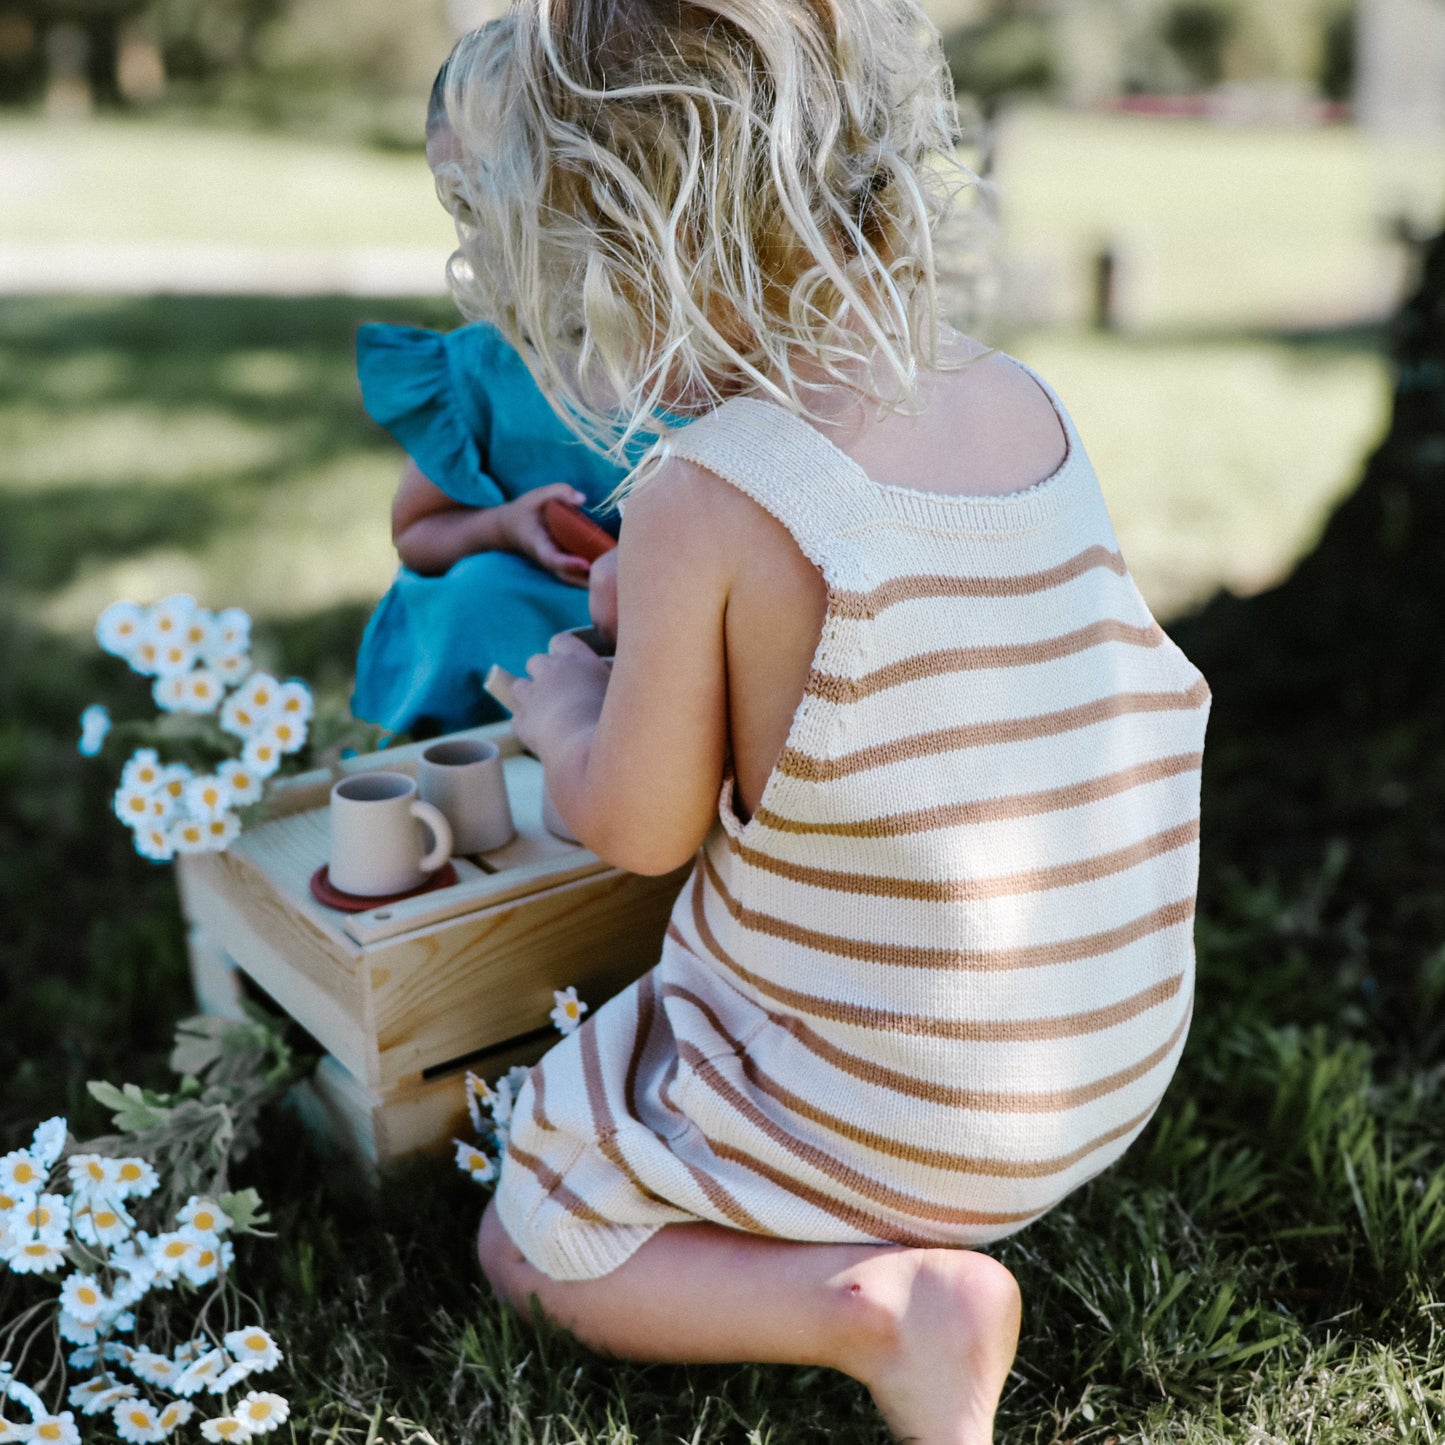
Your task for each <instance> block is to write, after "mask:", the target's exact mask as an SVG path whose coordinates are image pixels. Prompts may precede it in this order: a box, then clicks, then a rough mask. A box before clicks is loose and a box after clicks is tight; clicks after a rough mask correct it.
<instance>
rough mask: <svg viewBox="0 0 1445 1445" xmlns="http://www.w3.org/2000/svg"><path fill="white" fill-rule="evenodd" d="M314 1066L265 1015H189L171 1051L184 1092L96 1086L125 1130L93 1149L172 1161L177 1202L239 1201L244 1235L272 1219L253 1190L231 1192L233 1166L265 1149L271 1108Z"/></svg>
mask: <svg viewBox="0 0 1445 1445" xmlns="http://www.w3.org/2000/svg"><path fill="white" fill-rule="evenodd" d="M313 1063H314V1059H311V1058H305V1057H298V1056H297V1055H296V1053H295V1052H294V1051H293V1050H292V1048H291V1046H290V1045H289V1044H288V1043H287V1041H286V1038H285V1036H284V1034H283V1032H282V1030H281V1028H279V1027H278V1025H277V1022H276V1021H275V1020H271V1019H268V1018H267V1017H266V1016H265V1015H263V1014H262V1013H261V1012H260V1011H259V1010H253V1013H252V1017H251V1019H250V1020H249V1022H246V1023H239V1022H235V1021H232V1020H228V1019H221V1018H215V1017H212V1016H210V1015H207V1014H201V1015H198V1016H197V1017H195V1018H189V1019H183V1020H182V1021H181V1022H180V1023H179V1024H178V1025H177V1026H176V1043H175V1047H174V1049H173V1050H172V1052H171V1068H172V1069H173V1070H174V1071H175V1072H176V1073H178V1074H180V1076H181V1080H180V1084H179V1085H178V1086H177V1087H176V1088H174V1089H172V1090H168V1091H162V1090H157V1089H146V1088H142V1087H141V1086H139V1085H137V1084H122V1085H121V1086H120V1087H119V1088H117V1087H116V1086H115V1085H114V1084H108V1083H105V1082H104V1081H101V1080H96V1081H92V1082H91V1083H90V1084H89V1085H87V1088H88V1089H89V1091H90V1095H91V1097H92V1098H93V1099H95V1100H96V1102H97V1103H99V1104H100V1105H101V1106H102V1107H103V1108H105V1109H108V1110H109V1111H110V1112H111V1122H112V1123H113V1124H114V1125H115V1128H116V1130H117V1132H116V1133H115V1134H113V1135H110V1136H108V1137H105V1138H102V1139H96V1140H92V1141H90V1144H89V1145H88V1147H89V1148H90V1149H91V1150H92V1151H93V1152H97V1153H108V1154H123V1153H135V1154H140V1155H142V1156H144V1157H145V1158H147V1159H152V1160H164V1161H165V1166H166V1167H165V1170H164V1175H163V1186H164V1188H165V1189H167V1190H168V1191H169V1199H168V1202H169V1203H170V1204H171V1205H174V1204H175V1203H177V1202H181V1201H184V1200H185V1199H186V1198H188V1197H189V1196H190V1195H192V1194H206V1195H211V1196H213V1197H216V1198H218V1199H219V1198H222V1197H225V1198H231V1199H233V1200H235V1201H236V1203H237V1207H238V1209H240V1211H241V1214H242V1218H243V1219H244V1220H245V1221H246V1223H245V1225H244V1226H243V1225H242V1224H240V1223H238V1224H237V1225H236V1228H237V1231H238V1232H242V1233H245V1232H255V1230H254V1226H255V1225H257V1224H259V1223H261V1222H263V1220H264V1216H263V1215H262V1214H261V1213H260V1200H259V1198H258V1197H257V1196H256V1194H255V1191H254V1190H246V1191H243V1192H241V1193H239V1194H236V1193H232V1192H230V1191H229V1185H228V1180H229V1177H230V1170H231V1166H232V1165H233V1164H234V1163H237V1162H239V1161H240V1160H242V1159H244V1158H245V1157H246V1156H247V1155H248V1154H249V1153H250V1152H251V1151H252V1150H253V1149H254V1148H255V1147H256V1146H257V1144H259V1143H260V1138H261V1135H260V1121H261V1114H262V1111H263V1110H264V1109H266V1108H267V1107H268V1106H270V1105H272V1104H274V1103H276V1102H277V1100H279V1099H280V1098H281V1097H282V1096H283V1095H284V1094H285V1093H286V1091H287V1090H288V1089H289V1088H290V1087H291V1085H292V1084H294V1083H295V1082H296V1081H297V1080H298V1079H300V1078H303V1077H304V1076H305V1075H306V1074H307V1073H309V1072H310V1068H311V1066H312V1064H313ZM222 1207H223V1208H224V1207H225V1206H224V1204H223V1206H222ZM227 1212H228V1213H229V1212H230V1211H229V1210H227Z"/></svg>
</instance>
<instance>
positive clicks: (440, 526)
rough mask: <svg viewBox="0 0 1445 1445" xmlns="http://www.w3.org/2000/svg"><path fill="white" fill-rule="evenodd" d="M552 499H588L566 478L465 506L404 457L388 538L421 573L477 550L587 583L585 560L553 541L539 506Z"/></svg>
mask: <svg viewBox="0 0 1445 1445" xmlns="http://www.w3.org/2000/svg"><path fill="white" fill-rule="evenodd" d="M553 498H555V499H557V500H558V501H563V502H573V503H576V504H578V505H581V504H582V503H584V502H585V501H586V500H587V499H586V498H585V497H584V496H583V495H582V493H581V492H579V491H578V490H577V489H576V488H575V487H571V486H568V485H567V484H566V483H565V482H557V483H554V484H552V485H550V486H545V487H536V488H534V489H533V490H532V491H530V492H524V493H523V494H522V495H521V496H520V497H518V498H516V499H515V500H514V501H511V502H504V503H503V504H502V505H501V506H496V507H469V506H465V505H463V504H462V503H461V502H458V501H455V500H454V499H453V498H451V497H449V496H448V495H447V494H446V493H445V492H444V491H442V489H441V488H440V487H438V486H436V485H434V484H433V483H432V482H431V481H429V480H428V479H427V477H426V476H425V475H424V474H423V472H422V471H421V469H420V468H419V467H418V466H417V464H416V463H415V462H414V461H412V460H411V459H410V458H408V459H407V464H406V469H405V470H404V471H403V472H402V474H401V484H400V485H399V486H398V487H397V491H396V500H395V501H394V502H393V503H392V506H391V537H392V541H393V543H394V544H395V546H396V551H397V555H398V556H399V557H400V558H401V560H402V562H403V564H404V565H405V566H407V567H409V568H411V570H412V571H413V572H419V573H420V574H421V575H422V576H424V577H436V576H440V575H441V574H442V573H444V572H447V571H449V570H450V569H451V567H452V566H453V565H454V564H455V563H457V562H459V561H460V560H461V559H462V558H463V557H470V556H471V555H472V554H473V553H476V552H516V553H518V554H519V555H520V556H523V557H528V558H530V559H531V560H532V561H533V562H535V563H536V564H537V565H538V566H539V567H541V568H543V569H544V570H545V571H548V572H550V573H551V574H552V575H553V576H554V577H557V578H559V579H560V580H561V581H563V582H567V583H570V584H571V585H572V586H574V587H585V586H586V585H587V562H586V561H585V559H583V558H581V557H574V556H572V555H571V554H570V553H567V552H564V551H563V550H562V549H561V548H560V547H558V546H557V544H556V543H555V542H553V540H552V538H551V535H550V533H548V531H547V528H546V526H545V525H544V523H543V521H542V508H543V506H544V505H545V504H546V503H547V502H548V501H550V500H552V499H553Z"/></svg>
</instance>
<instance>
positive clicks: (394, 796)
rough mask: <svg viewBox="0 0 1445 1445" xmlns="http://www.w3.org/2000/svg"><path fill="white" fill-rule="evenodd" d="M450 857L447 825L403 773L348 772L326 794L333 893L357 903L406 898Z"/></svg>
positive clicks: (330, 873)
mask: <svg viewBox="0 0 1445 1445" xmlns="http://www.w3.org/2000/svg"><path fill="white" fill-rule="evenodd" d="M428 832H430V834H431V841H432V846H431V848H430V849H428V848H427V839H426V834H427V833H428ZM451 852H452V830H451V825H450V824H449V823H448V822H447V820H446V818H445V817H444V816H443V814H442V813H441V811H440V810H439V809H437V808H435V807H433V806H432V805H431V804H430V803H424V802H422V801H421V800H420V799H419V798H418V797H417V787H416V782H415V780H414V779H412V778H409V777H407V775H406V774H405V773H387V772H375V773H354V774H352V776H351V777H349V778H343V779H342V780H341V781H340V782H339V783H337V784H336V785H335V786H334V787H333V788H332V789H331V863H330V867H329V869H328V876H329V878H330V880H331V886H332V887H333V888H339V889H340V890H341V891H342V892H343V893H354V894H356V895H358V896H359V897H362V898H386V897H390V896H391V895H392V894H394V893H409V892H410V891H411V890H412V889H413V888H420V887H421V885H422V884H423V883H425V882H426V880H427V875H428V874H430V873H435V872H436V870H437V869H438V868H440V867H442V866H443V865H444V864H445V863H446V861H447V859H448V858H450V857H451Z"/></svg>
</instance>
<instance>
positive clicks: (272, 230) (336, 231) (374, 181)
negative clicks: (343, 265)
mask: <svg viewBox="0 0 1445 1445" xmlns="http://www.w3.org/2000/svg"><path fill="white" fill-rule="evenodd" d="M419 127H420V118H418V128H419ZM0 194H3V195H4V197H5V206H4V210H3V212H0V240H6V241H52V240H53V241H79V240H97V239H110V240H116V241H140V240H160V241H207V242H214V243H216V244H223V245H233V244H249V245H257V246H313V245H348V246H349V245H370V246H423V247H434V248H436V250H437V251H438V254H439V255H440V256H441V257H445V256H446V255H447V253H448V252H449V251H450V250H451V248H452V247H453V245H454V244H455V233H454V231H453V229H452V224H451V221H450V220H449V219H448V217H447V215H446V213H445V212H444V211H443V210H442V208H441V207H440V206H439V205H438V204H437V200H436V194H435V191H434V188H433V186H432V181H431V176H430V175H429V174H428V172H427V169H426V164H425V162H424V161H423V160H422V156H421V152H420V150H419V149H418V150H417V151H415V152H411V153H404V154H400V155H396V154H390V153H385V152H379V151H368V150H363V149H360V148H357V147H352V146H340V145H333V144H328V143H324V142H313V141H305V140H300V139H296V138H293V137H290V136H279V135H263V134H256V133H251V132H245V131H236V132H232V131H225V130H217V129H207V128H203V127H199V126H196V127H187V126H180V125H157V124H152V123H147V122H146V121H143V120H142V121H129V120H123V119H116V118H113V117H111V118H106V119H103V120H96V121H94V122H91V123H87V124H78V125H46V124H44V123H41V122H36V121H7V122H6V123H5V124H4V125H3V126H0Z"/></svg>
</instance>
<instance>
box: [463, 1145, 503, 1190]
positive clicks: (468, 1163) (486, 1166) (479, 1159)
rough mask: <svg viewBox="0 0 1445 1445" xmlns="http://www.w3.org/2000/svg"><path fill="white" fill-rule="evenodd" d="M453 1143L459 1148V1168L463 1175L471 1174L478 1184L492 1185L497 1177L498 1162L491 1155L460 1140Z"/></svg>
mask: <svg viewBox="0 0 1445 1445" xmlns="http://www.w3.org/2000/svg"><path fill="white" fill-rule="evenodd" d="M452 1143H453V1144H455V1145H456V1146H457V1168H458V1169H460V1170H461V1171H462V1173H463V1174H470V1175H471V1176H472V1179H473V1180H474V1181H475V1182H476V1183H478V1184H490V1183H491V1182H492V1180H493V1179H495V1178H496V1177H497V1161H496V1160H495V1159H493V1158H492V1156H491V1155H490V1154H488V1153H486V1152H485V1151H484V1150H481V1149H478V1148H477V1147H476V1145H475V1144H464V1143H463V1142H462V1141H461V1140H460V1139H453V1140H452Z"/></svg>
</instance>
